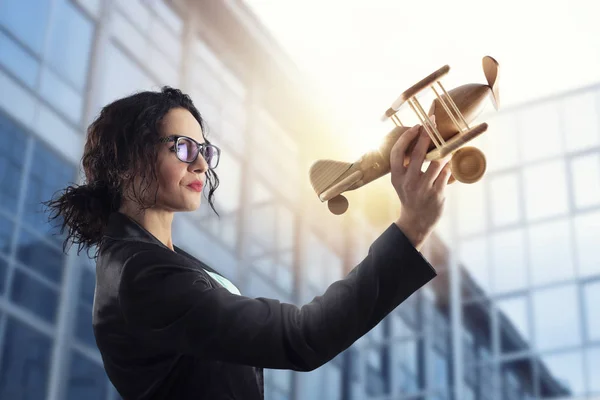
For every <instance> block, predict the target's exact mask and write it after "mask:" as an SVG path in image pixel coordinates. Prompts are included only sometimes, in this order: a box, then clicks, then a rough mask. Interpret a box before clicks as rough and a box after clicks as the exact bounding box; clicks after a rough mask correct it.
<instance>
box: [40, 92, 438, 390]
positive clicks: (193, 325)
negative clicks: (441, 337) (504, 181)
mask: <svg viewBox="0 0 600 400" xmlns="http://www.w3.org/2000/svg"><path fill="white" fill-rule="evenodd" d="M419 133H421V134H420V136H419ZM417 137H419V139H418V144H417V145H416V147H415V148H414V150H413V151H412V153H411V159H412V161H411V163H410V164H409V165H408V166H404V165H403V163H402V162H400V161H399V160H402V159H403V155H404V154H405V152H406V148H407V146H408V145H409V143H411V142H412V141H413V140H417V139H416V138H417ZM428 145H429V139H428V137H427V135H426V134H425V133H424V132H423V129H421V128H420V127H418V126H417V127H413V128H411V129H410V130H408V131H407V132H406V133H405V134H404V135H402V136H401V137H400V139H399V140H398V142H397V143H396V144H395V146H394V148H393V150H392V154H391V164H392V171H391V181H392V185H393V186H394V188H395V190H396V192H397V194H398V196H399V199H400V201H401V204H402V206H401V210H400V216H399V218H398V220H397V221H395V222H394V223H391V224H390V226H389V227H388V228H387V229H386V230H385V232H383V233H382V235H381V236H380V237H379V238H377V240H375V241H374V242H373V244H372V245H371V247H370V249H369V252H368V254H367V255H366V257H365V258H364V260H363V261H362V262H361V263H360V264H358V265H357V266H356V267H355V268H354V269H353V270H352V271H351V272H350V273H349V274H348V275H347V276H346V277H345V278H343V279H341V280H339V281H337V282H334V283H332V284H331V286H329V288H328V289H327V290H326V291H325V293H324V294H323V295H322V296H319V297H316V298H315V299H314V300H313V301H312V302H310V303H308V304H306V305H304V306H303V307H301V308H298V307H296V306H294V305H291V304H285V303H280V302H279V301H278V300H276V299H267V298H258V299H255V298H248V297H245V296H243V295H241V294H240V293H239V292H238V291H237V289H236V288H235V287H234V286H233V285H232V284H231V283H230V282H229V281H227V280H226V279H225V278H224V277H222V276H221V275H219V274H218V272H217V271H215V270H213V269H211V268H210V267H208V266H207V265H205V264H203V263H202V262H200V261H199V260H197V259H195V258H194V257H192V256H191V255H189V254H187V253H186V252H184V251H183V250H181V249H180V248H178V247H177V246H175V244H174V243H173V240H172V238H171V233H172V232H171V223H172V221H173V216H174V213H176V212H185V211H194V210H196V209H198V207H199V206H200V200H201V193H202V189H203V188H204V186H205V184H206V183H208V185H209V197H208V201H209V203H210V205H211V207H213V202H212V201H213V196H214V192H215V189H216V188H217V186H218V178H217V175H216V174H215V172H214V169H215V167H217V165H218V162H219V155H220V150H219V149H218V148H217V147H216V146H214V145H213V144H211V143H210V142H209V141H208V140H207V139H206V137H205V135H204V130H203V120H202V118H201V116H200V114H199V112H198V110H197V109H196V108H195V107H194V105H193V103H192V101H191V100H190V98H189V97H188V96H186V95H184V94H182V93H181V92H180V91H179V90H176V89H172V88H167V87H165V88H163V89H162V90H161V91H160V92H142V93H138V94H135V95H132V96H129V97H126V98H123V99H120V100H118V101H115V102H114V103H112V104H109V105H107V106H106V107H105V108H104V109H103V110H102V112H101V113H100V115H99V117H98V118H97V119H96V121H94V122H93V124H91V126H90V127H89V130H88V134H87V141H86V144H85V149H84V155H83V158H82V163H83V168H84V172H85V177H86V181H87V184H85V185H81V186H69V187H68V188H67V189H66V190H65V191H64V192H63V193H62V194H61V196H60V197H59V198H57V199H55V200H52V201H50V202H49V203H48V205H49V206H50V207H51V209H52V210H53V216H51V219H55V218H60V219H61V221H62V229H63V230H64V229H65V228H67V229H68V235H67V239H66V241H65V246H66V244H67V241H72V242H73V243H78V244H79V249H78V252H79V251H80V250H81V249H82V248H85V249H88V250H89V249H90V248H92V247H96V248H97V253H96V255H95V258H96V280H97V281H96V282H97V283H96V292H95V298H94V308H93V327H94V333H95V337H96V342H97V345H98V348H99V350H100V352H101V354H102V359H103V362H104V367H105V369H106V372H107V374H108V377H109V378H110V380H111V381H112V383H113V384H114V386H115V388H116V389H117V390H118V391H119V393H120V394H121V396H122V397H123V398H124V399H126V400H129V399H178V400H185V399H245V400H246V399H250V400H252V399H262V398H263V396H264V395H263V381H262V377H263V375H262V371H263V370H262V368H279V369H290V370H296V371H311V370H313V369H316V368H318V367H320V366H322V365H323V364H325V363H327V362H328V361H329V360H331V359H332V358H334V357H335V356H336V355H337V354H339V353H340V352H342V351H343V350H345V349H346V348H348V347H349V346H350V345H352V343H354V342H355V341H356V340H357V339H359V338H360V337H361V336H363V335H364V334H365V333H367V332H368V331H369V330H370V329H372V328H373V327H374V326H375V325H377V324H378V323H379V322H380V321H381V320H382V319H383V318H384V317H385V316H386V315H387V314H388V313H390V312H391V311H392V310H393V309H394V308H395V307H396V306H398V305H399V304H400V303H401V302H403V301H404V300H405V299H406V298H407V297H408V296H410V295H411V294H412V293H414V292H415V291H416V290H418V289H419V288H420V287H422V286H423V285H424V284H426V283H427V282H428V281H430V280H431V279H433V278H434V277H435V276H436V273H435V271H434V270H433V268H432V267H431V265H430V264H429V263H428V262H427V261H426V260H425V259H424V258H423V257H422V256H421V254H420V252H419V249H420V248H421V245H422V243H423V242H424V241H425V239H426V238H427V236H428V235H429V234H430V232H431V231H432V229H433V227H434V226H435V224H436V223H437V221H438V219H439V218H440V215H441V213H442V209H443V203H444V188H445V186H446V184H447V182H448V178H449V176H450V171H449V168H448V167H447V166H446V167H444V166H445V165H447V161H448V160H443V161H442V162H432V163H431V164H430V166H429V168H428V170H427V171H426V172H422V171H421V166H422V163H423V160H424V156H425V151H426V149H427V147H428ZM213 210H214V207H213ZM215 267H217V268H218V266H215Z"/></svg>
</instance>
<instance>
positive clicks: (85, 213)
mask: <svg viewBox="0 0 600 400" xmlns="http://www.w3.org/2000/svg"><path fill="white" fill-rule="evenodd" d="M173 108H185V109H187V110H188V111H189V112H190V113H191V114H192V115H193V116H194V118H196V120H197V121H198V123H199V124H200V126H201V128H202V132H203V135H204V136H205V137H204V139H205V141H206V142H207V143H210V142H209V141H208V140H207V139H206V133H205V132H206V131H205V122H204V120H203V119H202V117H201V116H200V113H199V112H198V110H197V109H196V107H195V106H194V103H193V102H192V100H191V98H190V97H189V96H188V95H186V94H184V93H182V92H181V91H180V90H179V89H174V88H171V87H168V86H165V87H163V88H162V89H161V90H160V91H159V92H154V91H143V92H137V93H134V94H132V95H130V96H127V97H124V98H121V99H119V100H116V101H114V102H112V103H110V104H108V105H107V106H105V107H104V108H103V109H102V110H101V112H100V115H99V116H98V118H97V119H96V120H95V121H94V122H93V123H92V124H91V125H90V126H89V127H88V130H87V138H86V143H85V147H84V152H83V156H82V167H83V172H84V173H85V183H84V184H83V185H69V186H67V187H66V188H65V189H62V190H61V191H60V193H59V196H58V197H57V198H55V197H56V196H53V198H52V199H51V200H50V201H47V202H43V203H42V204H44V205H46V206H47V207H48V209H49V210H50V217H49V221H50V222H51V221H52V220H55V219H59V221H60V223H59V225H60V233H61V234H64V231H65V229H68V234H67V237H66V239H65V241H64V244H63V251H66V248H67V246H68V244H69V242H72V243H74V244H77V245H78V249H77V254H79V253H80V252H81V250H82V249H87V250H88V256H89V250H90V248H92V247H93V246H97V245H99V244H100V242H101V240H102V235H103V231H104V229H105V227H106V225H107V223H108V218H109V216H110V214H111V213H112V212H113V211H116V210H118V209H119V208H120V207H121V202H122V196H123V193H125V192H126V190H128V189H129V188H131V191H132V193H133V197H134V198H135V201H136V202H137V203H138V204H139V205H140V208H142V209H145V208H149V207H152V204H151V205H147V206H143V204H142V198H144V194H145V193H146V192H147V190H148V189H149V187H150V185H151V184H152V182H153V181H155V180H156V179H157V173H156V168H155V165H156V161H157V156H158V151H157V146H156V145H155V144H156V143H157V140H158V139H159V138H160V132H159V128H160V123H161V121H162V119H163V117H164V116H165V115H166V114H167V113H168V112H169V111H170V110H171V109H173ZM206 175H207V181H208V185H209V195H208V202H209V204H210V206H211V208H212V209H213V211H214V212H215V213H216V214H217V215H219V214H218V213H217V210H215V207H214V204H213V197H214V193H215V190H216V189H217V187H218V186H219V178H218V176H217V174H216V173H215V172H214V170H212V169H209V170H207V173H206ZM136 176H138V177H140V178H141V179H140V180H141V188H142V189H141V191H140V193H137V192H136V189H135V186H134V185H133V182H134V178H135V177H136ZM149 178H150V179H149ZM157 191H158V188H156V191H155V193H154V201H156V196H157ZM97 250H99V249H97ZM97 255H98V252H96V254H95V255H94V258H95V257H97Z"/></svg>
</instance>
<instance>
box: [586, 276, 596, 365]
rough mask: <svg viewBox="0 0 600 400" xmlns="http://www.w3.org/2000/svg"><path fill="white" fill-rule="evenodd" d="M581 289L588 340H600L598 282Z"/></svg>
mask: <svg viewBox="0 0 600 400" xmlns="http://www.w3.org/2000/svg"><path fill="white" fill-rule="evenodd" d="M583 288H584V289H583V296H584V298H585V311H586V317H585V320H586V322H587V336H588V340H600V307H598V305H600V282H598V281H596V282H593V283H588V284H586V285H585V286H583ZM599 376H600V375H599Z"/></svg>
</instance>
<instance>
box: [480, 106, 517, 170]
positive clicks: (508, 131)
mask: <svg viewBox="0 0 600 400" xmlns="http://www.w3.org/2000/svg"><path fill="white" fill-rule="evenodd" d="M488 125H489V128H488V131H487V133H486V134H485V136H486V139H487V141H488V145H489V149H490V150H489V151H487V152H486V154H485V156H486V159H487V164H488V168H489V170H490V172H491V171H496V170H499V169H503V168H510V167H513V166H516V165H517V163H518V162H519V146H518V143H519V130H518V127H517V123H516V118H515V115H514V114H512V115H511V114H506V115H498V116H493V117H492V118H490V120H489V122H488ZM498 149H502V150H501V151H499V150H498Z"/></svg>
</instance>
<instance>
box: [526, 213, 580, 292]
mask: <svg viewBox="0 0 600 400" xmlns="http://www.w3.org/2000/svg"><path fill="white" fill-rule="evenodd" d="M529 247H530V250H529V255H530V258H529V259H530V261H531V268H532V279H533V284H534V285H543V284H546V283H551V282H556V281H560V280H565V279H570V278H573V277H575V269H574V265H573V254H572V250H571V223H570V221H569V220H566V219H563V220H560V221H554V222H546V223H542V224H537V225H533V226H531V227H530V228H529Z"/></svg>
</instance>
